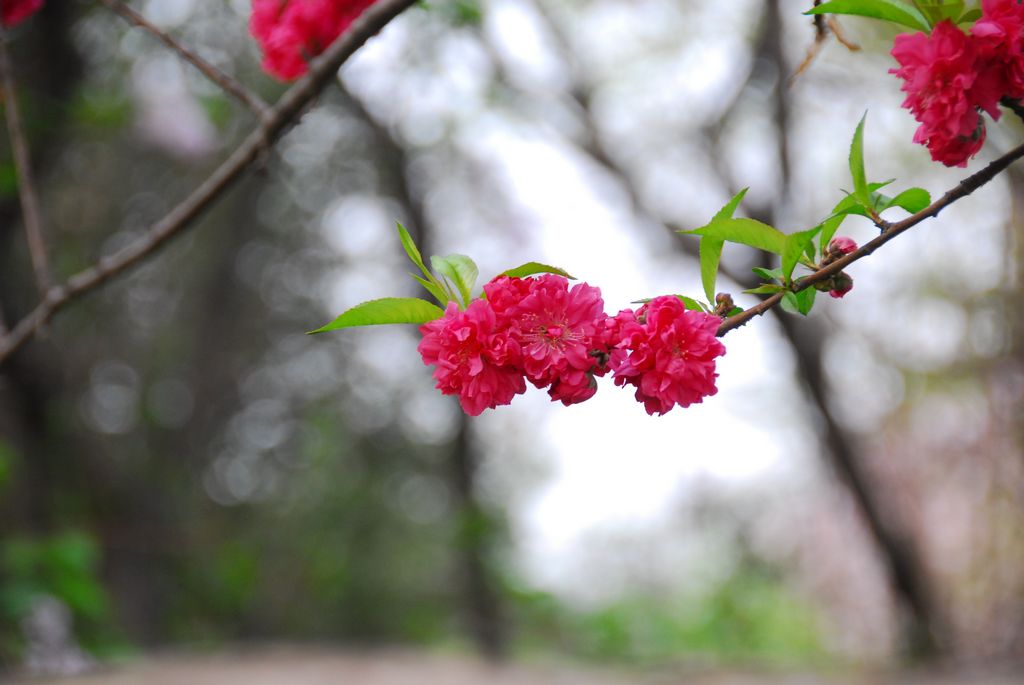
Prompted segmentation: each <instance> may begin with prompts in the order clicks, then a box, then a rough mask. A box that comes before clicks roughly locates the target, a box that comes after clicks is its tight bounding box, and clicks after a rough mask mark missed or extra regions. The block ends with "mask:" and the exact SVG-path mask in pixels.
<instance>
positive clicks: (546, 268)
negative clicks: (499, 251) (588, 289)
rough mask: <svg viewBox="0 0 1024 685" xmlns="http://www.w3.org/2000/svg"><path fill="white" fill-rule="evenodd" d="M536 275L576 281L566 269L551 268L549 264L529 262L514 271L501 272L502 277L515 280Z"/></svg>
mask: <svg viewBox="0 0 1024 685" xmlns="http://www.w3.org/2000/svg"><path fill="white" fill-rule="evenodd" d="M534 274H555V275H556V276H563V277H565V278H568V279H569V280H570V281H575V280H576V278H575V277H574V276H570V275H569V273H568V272H567V271H565V270H564V269H559V268H558V267H557V266H550V265H549V264H541V263H540V262H527V263H526V264H523V265H521V266H517V267H516V268H514V269H509V270H508V271H502V272H501V275H502V276H511V277H513V278H525V277H527V276H533V275H534Z"/></svg>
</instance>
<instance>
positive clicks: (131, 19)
mask: <svg viewBox="0 0 1024 685" xmlns="http://www.w3.org/2000/svg"><path fill="white" fill-rule="evenodd" d="M99 1H100V2H101V3H103V4H104V5H106V6H107V7H108V8H110V9H111V10H112V11H114V12H116V13H117V14H119V15H120V16H121V17H122V18H124V20H125V21H127V22H128V23H129V24H131V25H132V26H137V27H139V28H140V29H144V30H145V31H148V32H149V33H151V34H153V35H154V36H156V38H157V39H158V40H160V42H161V43H163V44H164V45H166V46H167V47H169V48H170V49H171V50H174V51H175V52H176V53H178V55H179V56H180V57H181V58H182V59H184V60H185V61H186V62H188V63H189V64H191V65H192V66H194V67H195V68H196V69H198V70H199V71H200V72H202V74H203V76H205V77H206V78H208V79H210V81H212V82H213V83H215V84H217V85H218V86H220V87H221V88H222V89H223V90H224V91H225V92H226V93H228V94H230V95H233V96H234V97H235V98H236V99H238V100H239V101H240V102H241V103H242V104H244V105H245V106H246V107H248V108H249V109H251V110H252V111H253V113H254V114H255V115H256V116H257V117H258V118H259V119H261V120H262V119H263V118H264V117H265V116H266V115H267V112H268V111H269V110H270V105H268V104H267V103H266V102H264V101H263V98H261V97H260V96H258V95H256V94H255V93H253V92H252V91H250V90H249V89H248V88H246V87H245V86H243V85H242V84H241V83H239V82H238V81H236V80H235V79H234V78H232V77H231V76H229V75H227V74H225V73H224V72H223V71H221V70H220V69H218V68H217V67H215V66H213V65H212V64H210V63H209V62H207V61H206V60H205V59H203V58H202V57H200V56H199V55H197V54H196V53H195V52H193V51H192V50H190V49H189V48H187V47H185V45H183V44H182V43H181V42H180V41H179V40H177V39H176V38H174V36H171V35H170V34H168V33H167V32H165V31H162V30H161V29H160V28H159V27H158V26H156V25H154V24H153V23H151V22H149V21H148V20H147V19H146V18H145V17H144V16H142V15H141V14H139V13H138V12H136V11H135V10H133V9H132V8H131V7H129V6H128V5H126V4H124V3H123V2H122V1H121V0H99Z"/></svg>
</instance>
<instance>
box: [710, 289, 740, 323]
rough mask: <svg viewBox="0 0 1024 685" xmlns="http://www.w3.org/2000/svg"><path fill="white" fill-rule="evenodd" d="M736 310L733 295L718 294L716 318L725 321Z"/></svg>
mask: <svg viewBox="0 0 1024 685" xmlns="http://www.w3.org/2000/svg"><path fill="white" fill-rule="evenodd" d="M735 308H736V303H735V302H733V299H732V295H730V294H729V293H718V294H717V295H715V316H719V317H722V318H723V319H724V318H725V317H726V316H728V315H729V312H731V311H732V310H733V309H735Z"/></svg>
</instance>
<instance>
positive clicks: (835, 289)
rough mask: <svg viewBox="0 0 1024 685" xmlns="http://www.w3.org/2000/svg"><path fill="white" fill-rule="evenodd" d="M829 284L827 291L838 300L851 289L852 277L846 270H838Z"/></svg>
mask: <svg viewBox="0 0 1024 685" xmlns="http://www.w3.org/2000/svg"><path fill="white" fill-rule="evenodd" d="M829 285H830V286H831V289H830V290H829V291H828V294H829V295H831V296H832V297H834V298H836V299H837V300H838V299H841V298H842V297H843V295H845V294H846V293H848V292H850V291H851V290H853V279H852V278H851V277H850V276H848V275H847V274H846V272H844V271H840V272H839V273H837V274H836V275H835V276H833V277H832V278H831V280H830V281H829Z"/></svg>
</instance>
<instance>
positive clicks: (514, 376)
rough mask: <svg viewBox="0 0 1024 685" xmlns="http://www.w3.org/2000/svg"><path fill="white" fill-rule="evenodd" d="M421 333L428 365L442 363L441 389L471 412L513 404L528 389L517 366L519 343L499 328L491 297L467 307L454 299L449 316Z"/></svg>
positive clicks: (436, 373) (438, 375)
mask: <svg viewBox="0 0 1024 685" xmlns="http://www.w3.org/2000/svg"><path fill="white" fill-rule="evenodd" d="M420 333H422V334H423V340H421V341H420V344H419V347H418V348H417V349H418V350H419V353H420V356H421V357H423V363H424V364H427V365H428V366H429V365H431V364H433V365H435V366H436V367H437V368H436V369H435V370H434V378H435V379H436V380H437V389H438V390H440V391H441V393H442V394H444V395H458V396H459V403H460V404H461V405H462V409H463V410H464V411H465V412H466V413H467V414H469V415H470V416H479V415H480V413H481V412H483V410H484V409H493V408H494V407H497V406H499V405H502V404H509V403H510V402H511V401H512V398H513V397H515V396H516V395H518V394H520V393H522V392H525V391H526V382H525V381H524V380H523V374H522V373H521V372H520V371H519V370H518V368H517V363H518V361H519V346H518V344H517V343H516V342H515V341H514V340H512V339H511V338H510V337H509V335H508V332H507V331H503V330H500V329H499V328H498V326H497V319H496V317H495V314H494V310H493V309H492V308H491V306H490V304H488V302H487V301H486V300H474V301H473V302H470V304H469V307H467V308H466V311H460V310H459V308H458V305H456V304H455V303H454V302H450V303H448V308H447V310H446V311H445V313H444V317H442V318H440V319H436V320H434V321H430V322H427V323H425V324H423V325H422V326H420Z"/></svg>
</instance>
